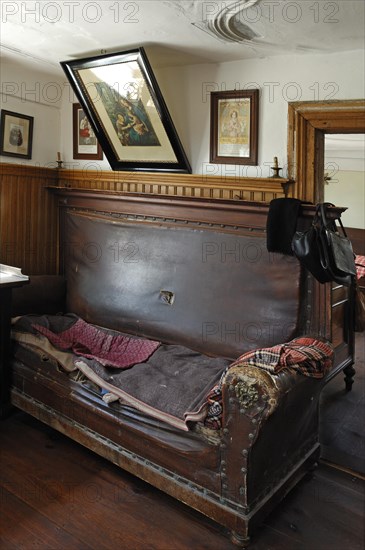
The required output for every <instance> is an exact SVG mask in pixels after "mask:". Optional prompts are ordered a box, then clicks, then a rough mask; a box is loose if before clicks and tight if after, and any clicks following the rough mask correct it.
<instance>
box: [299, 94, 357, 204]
mask: <svg viewBox="0 0 365 550" xmlns="http://www.w3.org/2000/svg"><path fill="white" fill-rule="evenodd" d="M288 108H289V110H288V176H289V178H290V179H291V180H292V181H293V182H294V183H293V185H291V186H290V191H289V195H290V196H291V197H295V198H298V199H301V200H303V201H309V202H312V203H314V204H316V203H318V202H323V200H324V141H325V134H360V133H365V100H364V99H354V100H338V101H296V102H291V103H289V106H288Z"/></svg>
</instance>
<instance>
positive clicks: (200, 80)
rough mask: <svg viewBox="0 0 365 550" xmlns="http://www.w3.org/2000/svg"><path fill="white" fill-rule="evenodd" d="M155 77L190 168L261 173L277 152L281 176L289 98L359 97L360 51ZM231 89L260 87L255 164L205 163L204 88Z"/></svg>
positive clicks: (362, 88) (364, 82) (363, 93)
mask: <svg viewBox="0 0 365 550" xmlns="http://www.w3.org/2000/svg"><path fill="white" fill-rule="evenodd" d="M159 81H160V87H161V88H162V89H163V91H164V94H165V97H166V100H167V101H168V104H169V108H170V111H171V113H172V115H173V118H174V120H175V124H176V126H177V127H178V129H179V132H180V136H181V139H182V141H183V143H184V144H186V148H187V154H188V156H189V158H190V161H191V164H192V167H193V172H195V173H202V174H208V173H211V174H217V175H233V176H235V175H242V176H246V175H247V176H263V177H266V176H269V175H271V174H272V172H271V171H270V169H269V167H270V166H271V165H272V161H273V157H274V156H277V157H278V160H279V164H280V166H283V168H284V171H283V175H286V170H285V169H286V166H285V163H286V158H287V112H288V102H290V101H311V100H325V99H328V100H329V99H331V100H337V99H360V98H364V97H365V79H364V52H363V51H355V52H348V53H343V54H332V55H303V56H302V55H301V56H292V55H291V56H280V57H271V58H265V59H249V60H244V61H235V62H231V63H224V64H220V65H200V66H190V67H186V68H183V69H182V68H175V69H165V70H164V71H161V73H160V78H159ZM236 88H237V89H245V88H259V89H260V115H259V160H258V163H259V165H258V167H239V166H232V165H225V166H223V165H220V166H212V165H210V164H209V132H210V121H209V117H210V109H209V107H210V102H209V92H210V91H224V90H232V89H236Z"/></svg>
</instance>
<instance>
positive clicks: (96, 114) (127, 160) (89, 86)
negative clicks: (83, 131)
mask: <svg viewBox="0 0 365 550" xmlns="http://www.w3.org/2000/svg"><path fill="white" fill-rule="evenodd" d="M61 66H62V68H63V70H64V71H65V74H66V76H67V78H68V80H69V82H70V84H71V86H72V88H73V90H74V92H75V94H76V97H77V98H78V100H79V102H80V104H81V106H82V108H83V109H84V111H85V114H86V115H87V118H88V119H89V121H90V123H91V126H92V128H93V131H94V132H95V135H96V137H97V140H98V142H99V143H100V145H101V147H102V149H103V151H104V153H105V156H106V157H107V159H108V161H109V163H110V166H111V168H112V169H113V170H140V171H165V172H191V168H190V165H189V161H188V159H187V157H186V155H185V152H184V149H183V147H182V144H181V142H180V140H179V137H178V135H177V132H176V130H175V127H174V125H173V122H172V119H171V117H170V115H169V112H168V110H167V107H166V104H165V102H164V99H163V97H162V94H161V92H160V89H159V87H158V84H157V81H156V79H155V77H154V75H153V72H152V69H151V67H150V64H149V62H148V59H147V56H146V54H145V52H144V49H143V48H138V49H135V50H130V51H128V52H123V53H117V54H110V55H102V56H98V57H91V58H87V59H79V60H73V61H63V62H61Z"/></svg>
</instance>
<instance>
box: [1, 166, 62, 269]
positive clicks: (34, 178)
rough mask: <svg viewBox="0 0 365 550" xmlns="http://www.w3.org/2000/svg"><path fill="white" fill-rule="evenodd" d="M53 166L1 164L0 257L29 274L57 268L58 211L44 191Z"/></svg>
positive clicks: (53, 172) (52, 177)
mask: <svg viewBox="0 0 365 550" xmlns="http://www.w3.org/2000/svg"><path fill="white" fill-rule="evenodd" d="M57 179H58V174H57V171H56V170H52V169H47V168H40V167H36V166H29V165H26V166H25V165H19V164H5V163H4V164H0V205H1V215H0V261H1V262H2V263H5V264H10V265H15V266H17V267H21V268H22V270H23V273H26V274H28V275H39V274H53V273H57V270H58V222H57V220H58V214H57V206H56V201H55V199H54V197H53V196H52V195H51V194H50V193H49V192H48V191H47V187H48V186H49V185H56V184H57Z"/></svg>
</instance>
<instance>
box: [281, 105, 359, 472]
mask: <svg viewBox="0 0 365 550" xmlns="http://www.w3.org/2000/svg"><path fill="white" fill-rule="evenodd" d="M288 116H289V120H288V167H289V177H290V178H291V179H292V180H293V181H294V184H293V185H292V186H291V191H290V196H292V197H296V198H299V199H302V200H305V201H310V202H312V203H314V204H315V203H318V202H322V201H324V200H328V201H329V202H333V203H334V204H337V205H341V206H349V204H350V203H351V204H352V203H353V201H355V202H356V208H355V210H356V211H358V213H359V217H357V215H356V216H355V213H354V214H352V210H353V208H352V207H350V208H349V211H348V214H347V218H348V219H346V218H345V216H343V220H344V224H345V226H346V227H347V229H348V234H349V237H350V238H351V240H352V242H353V246H354V250H355V252H356V253H357V254H365V239H364V235H365V229H364V227H361V225H362V223H363V222H362V221H361V220H362V219H363V218H362V217H361V213H360V208H362V212H364V206H365V203H364V200H363V199H364V194H362V193H364V192H363V191H362V192H361V190H360V194H359V195H356V196H357V197H358V199H355V198H354V190H355V188H354V186H355V178H357V177H358V176H356V175H355V174H354V172H357V171H358V170H353V169H351V170H345V169H341V166H342V164H343V161H342V160H341V162H340V163H339V162H338V161H339V160H340V155H339V154H338V152H337V153H334V152H333V151H332V152H331V153H330V152H327V151H326V141H327V138H331V136H333V139H332V142H333V141H334V140H335V137H334V136H336V135H338V136H339V137H338V139H339V140H340V139H342V138H344V137H345V135H347V136H348V137H349V138H351V135H354V134H355V135H356V134H357V135H358V134H361V135H362V136H363V135H364V134H365V100H348V101H341V100H340V101H335V102H332V101H323V102H295V103H291V104H289V112H288ZM337 144H338V143H337ZM327 145H328V142H327ZM329 155H332V156H335V157H336V160H335V162H336V163H337V165H338V169H336V170H335V173H332V174H330V173H329V166H328V160H329ZM342 168H343V166H342ZM326 172H327V177H333V178H334V179H337V180H339V181H338V185H337V187H334V186H333V188H332V189H331V188H330V186H329V185H328V182H329V183H331V180H327V179H326V177H325V174H326ZM341 172H342V173H341ZM345 172H348V173H347V174H345ZM350 172H351V174H349V173H350ZM336 176H337V177H336ZM339 176H340V177H339ZM347 176H350V178H347ZM344 177H346V178H347V179H345V180H344V179H343V178H344ZM346 181H347V183H346ZM340 182H342V184H341V183H340ZM361 182H362V183H361ZM326 183H327V184H326ZM333 183H335V182H334V181H333ZM356 185H360V189H361V188H362V189H363V185H364V184H363V175H362V176H360V184H358V183H357V184H356ZM345 190H346V191H345ZM338 192H339V193H340V199H339V198H338V195H336V196H335V195H334V194H333V193H335V194H336V193H338ZM339 203H342V204H339ZM359 226H360V227H359ZM328 301H329V303H328V306H329V307H331V308H333V306H334V304H333V296H332V293H331V292H328ZM343 322H344V323H345V321H343ZM334 323H336V321H334ZM337 323H340V324H341V321H339V319H337ZM364 342H365V338H364V334H363V333H358V334H357V335H356V343H355V355H354V363H355V369H356V375H355V379H354V384H353V386H352V390H351V391H350V392H346V391H345V389H344V383H343V379H342V376H336V377H334V378H333V379H332V380H331V381H330V382H329V383H328V384H327V385H326V386H325V388H324V390H323V391H322V395H321V404H320V432H319V440H320V443H321V457H322V460H326V461H328V462H330V463H332V464H334V465H336V466H337V467H339V468H343V469H349V470H352V471H354V472H355V473H360V474H362V475H364V474H365V448H364V444H363V442H364V439H365V428H364V422H363V419H364V415H365V390H364V388H365V360H364V353H365V350H364V347H365V346H364ZM339 352H340V350H339ZM346 368H348V367H346ZM351 368H352V367H351V366H350V369H351Z"/></svg>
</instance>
